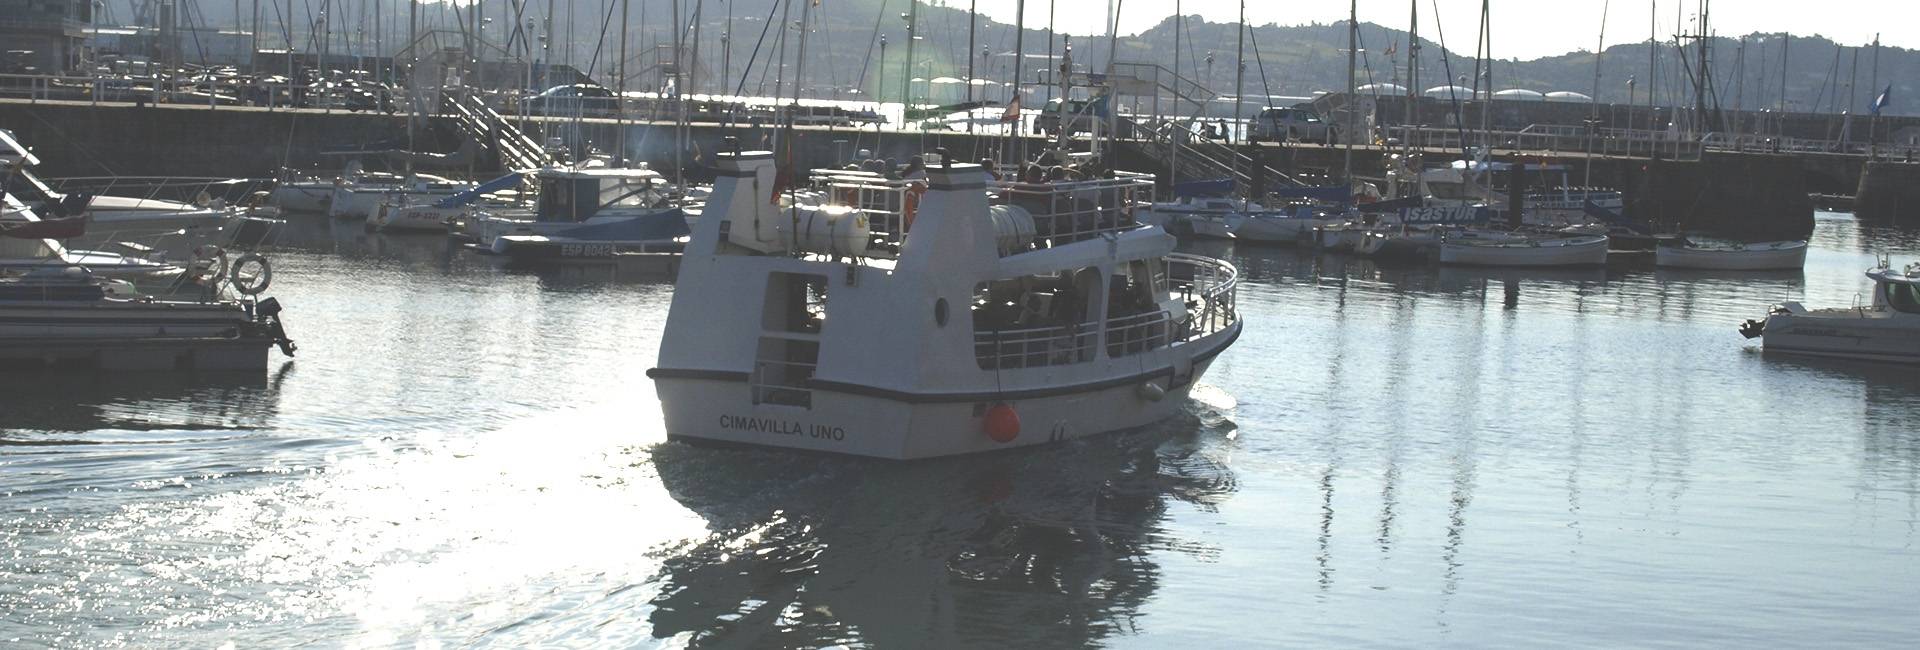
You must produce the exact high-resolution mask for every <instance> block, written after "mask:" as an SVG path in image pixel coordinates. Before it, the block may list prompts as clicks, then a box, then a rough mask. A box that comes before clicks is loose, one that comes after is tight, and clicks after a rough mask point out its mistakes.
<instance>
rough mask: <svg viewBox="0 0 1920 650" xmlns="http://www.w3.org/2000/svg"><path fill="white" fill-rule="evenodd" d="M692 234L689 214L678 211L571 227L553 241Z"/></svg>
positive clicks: (644, 238) (650, 238)
mask: <svg viewBox="0 0 1920 650" xmlns="http://www.w3.org/2000/svg"><path fill="white" fill-rule="evenodd" d="M692 232H693V229H691V228H688V227H687V213H685V212H682V211H680V209H679V208H674V209H672V210H666V211H662V212H655V213H652V214H645V215H641V216H637V217H634V218H631V219H621V220H619V221H615V222H612V223H599V224H594V225H591V226H581V227H578V228H568V229H566V230H562V231H560V232H557V233H554V234H553V235H552V236H550V237H549V239H577V240H593V241H664V240H668V239H673V238H675V237H682V236H685V235H687V234H689V233H692Z"/></svg>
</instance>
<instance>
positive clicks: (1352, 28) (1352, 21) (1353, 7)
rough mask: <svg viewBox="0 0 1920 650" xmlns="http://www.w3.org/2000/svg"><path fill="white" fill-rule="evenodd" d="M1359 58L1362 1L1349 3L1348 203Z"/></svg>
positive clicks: (1344, 173) (1345, 179) (1344, 180)
mask: <svg viewBox="0 0 1920 650" xmlns="http://www.w3.org/2000/svg"><path fill="white" fill-rule="evenodd" d="M1246 6H1247V3H1246V0H1241V2H1240V7H1241V12H1242V15H1241V21H1242V22H1245V20H1246V16H1245V13H1244V12H1245V11H1246ZM1359 58H1360V0H1352V1H1351V2H1348V3H1347V119H1346V122H1347V127H1348V128H1347V134H1346V137H1344V138H1341V139H1340V140H1341V144H1344V145H1346V147H1345V148H1346V163H1345V169H1344V171H1342V172H1341V173H1340V182H1342V183H1345V184H1346V185H1347V192H1348V196H1347V200H1348V201H1352V200H1353V196H1352V192H1353V138H1354V135H1355V134H1354V133H1353V128H1352V127H1353V125H1354V124H1355V123H1357V122H1359V121H1360V120H1359V119H1358V116H1356V115H1355V111H1354V109H1356V108H1358V106H1357V105H1356V104H1355V103H1354V99H1356V98H1355V97H1354V93H1355V92H1357V90H1356V89H1355V88H1354V85H1353V84H1354V76H1353V74H1354V70H1353V69H1354V66H1355V65H1356V64H1357V62H1358V60H1359Z"/></svg>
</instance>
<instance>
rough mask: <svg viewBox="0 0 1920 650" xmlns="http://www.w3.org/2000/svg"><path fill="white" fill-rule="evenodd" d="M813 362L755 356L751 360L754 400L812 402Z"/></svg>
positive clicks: (754, 401) (759, 401)
mask: <svg viewBox="0 0 1920 650" xmlns="http://www.w3.org/2000/svg"><path fill="white" fill-rule="evenodd" d="M816 366H818V364H816V363H811V362H804V361H783V360H778V359H757V360H755V361H754V362H753V378H752V382H751V384H752V386H753V403H755V404H780V405H784V406H811V405H812V395H813V393H812V391H813V387H812V386H811V385H810V384H811V382H812V381H813V371H814V368H815V367H816Z"/></svg>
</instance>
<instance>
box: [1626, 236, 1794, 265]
mask: <svg viewBox="0 0 1920 650" xmlns="http://www.w3.org/2000/svg"><path fill="white" fill-rule="evenodd" d="M1653 263H1654V265H1655V266H1661V267H1666V268H1677V269H1707V270H1715V271H1777V270H1782V269H1798V268H1802V267H1804V266H1806V264H1807V242H1806V241H1805V240H1795V241H1773V242H1759V243H1754V244H1743V243H1738V242H1727V243H1710V242H1694V241H1681V242H1675V243H1674V244H1673V245H1669V246H1660V247H1657V248H1655V249H1654V250H1653Z"/></svg>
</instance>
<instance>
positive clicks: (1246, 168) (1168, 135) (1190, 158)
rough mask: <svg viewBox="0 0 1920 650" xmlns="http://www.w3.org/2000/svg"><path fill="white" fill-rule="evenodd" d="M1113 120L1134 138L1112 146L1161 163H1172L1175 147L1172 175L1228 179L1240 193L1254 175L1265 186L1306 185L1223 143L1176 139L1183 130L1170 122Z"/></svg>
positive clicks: (1251, 187) (1189, 178)
mask: <svg viewBox="0 0 1920 650" xmlns="http://www.w3.org/2000/svg"><path fill="white" fill-rule="evenodd" d="M1116 119H1117V120H1118V121H1120V122H1122V123H1123V124H1122V126H1121V127H1120V132H1121V133H1127V132H1129V130H1131V133H1132V134H1133V135H1134V136H1135V137H1134V138H1133V139H1125V140H1117V141H1116V142H1115V146H1119V147H1126V148H1129V149H1132V150H1133V152H1134V153H1136V154H1138V155H1142V156H1145V157H1148V158H1151V159H1153V160H1158V161H1162V162H1165V163H1171V162H1173V161H1174V160H1175V159H1176V158H1175V156H1174V155H1173V152H1174V151H1175V150H1176V149H1177V150H1179V152H1180V155H1179V156H1178V168H1175V169H1173V170H1172V171H1173V172H1174V175H1175V177H1176V178H1182V179H1187V180H1202V179H1212V178H1230V179H1233V181H1234V184H1235V186H1237V187H1239V188H1241V191H1243V192H1246V191H1251V190H1252V189H1253V187H1254V182H1253V181H1254V178H1255V176H1256V175H1258V176H1259V177H1260V179H1261V180H1262V181H1263V183H1262V185H1265V186H1271V185H1274V184H1279V185H1286V186H1293V187H1304V186H1306V185H1307V184H1306V183H1303V182H1301V181H1299V180H1298V179H1295V178H1293V177H1292V176H1288V175H1287V174H1285V173H1282V172H1281V171H1280V170H1277V169H1274V168H1273V167H1271V166H1267V165H1262V164H1260V163H1257V162H1255V161H1254V159H1253V157H1252V156H1248V155H1246V154H1244V153H1241V152H1239V151H1237V150H1235V149H1234V148H1233V147H1230V146H1227V145H1225V144H1221V143H1219V142H1214V141H1212V140H1206V139H1201V138H1195V137H1187V138H1179V137H1178V135H1179V134H1182V133H1184V130H1183V129H1182V128H1180V127H1178V126H1175V125H1174V123H1173V122H1171V121H1166V120H1156V122H1157V123H1156V124H1142V123H1140V122H1139V121H1136V120H1133V119H1130V118H1127V117H1119V118H1116ZM1181 140H1184V141H1181Z"/></svg>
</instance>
